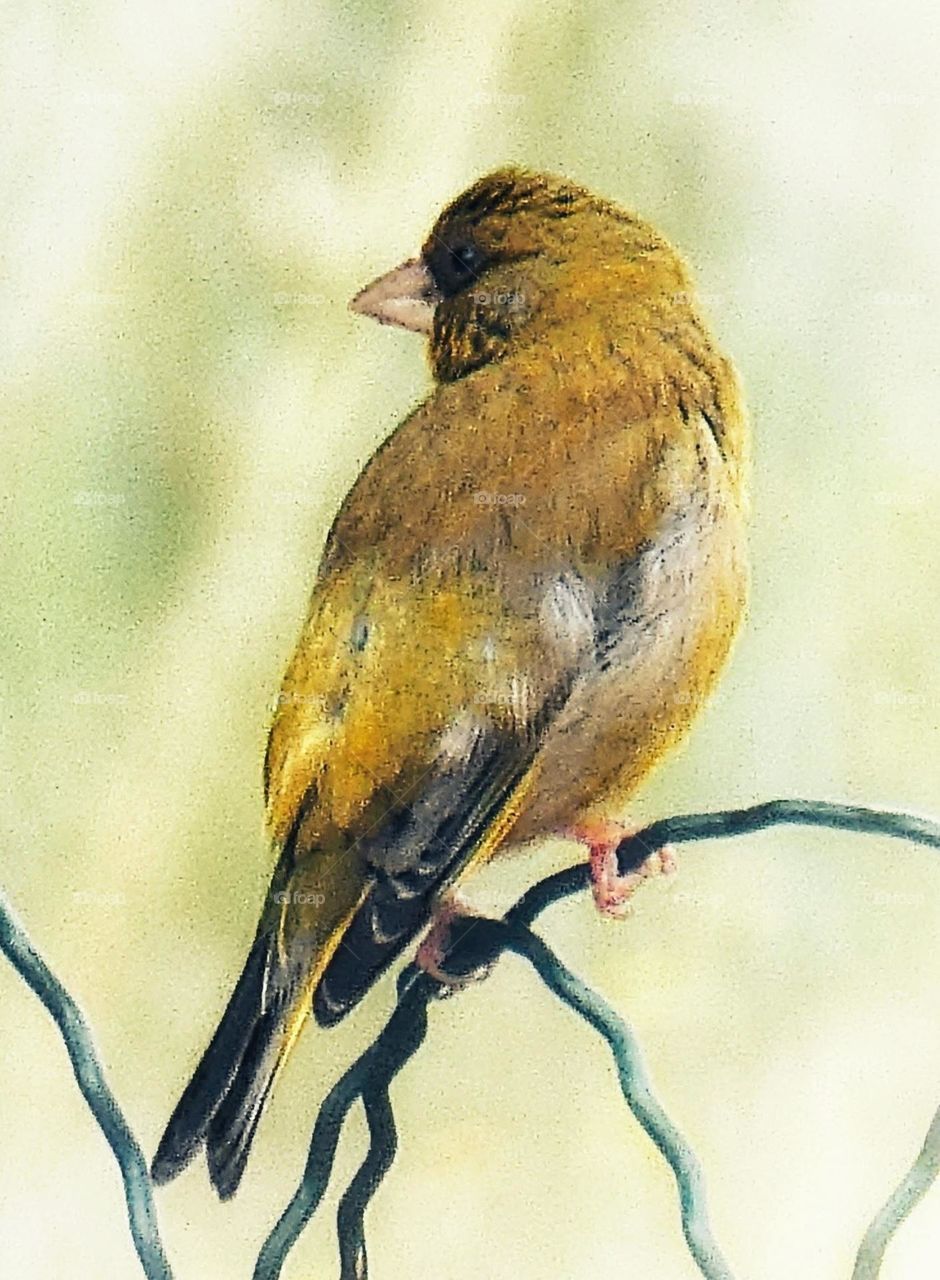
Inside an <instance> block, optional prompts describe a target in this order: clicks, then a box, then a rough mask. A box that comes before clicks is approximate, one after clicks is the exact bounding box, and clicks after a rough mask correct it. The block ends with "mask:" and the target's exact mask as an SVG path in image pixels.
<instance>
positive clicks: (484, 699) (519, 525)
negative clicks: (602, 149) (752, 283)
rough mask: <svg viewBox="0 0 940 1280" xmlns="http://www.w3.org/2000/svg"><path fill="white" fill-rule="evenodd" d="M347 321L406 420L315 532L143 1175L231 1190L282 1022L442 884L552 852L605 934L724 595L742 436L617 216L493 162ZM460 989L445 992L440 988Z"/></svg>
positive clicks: (567, 185)
mask: <svg viewBox="0 0 940 1280" xmlns="http://www.w3.org/2000/svg"><path fill="white" fill-rule="evenodd" d="M350 306H351V308H352V310H353V311H354V312H356V313H357V314H359V315H361V316H366V317H371V318H372V319H374V320H377V321H379V322H380V323H382V324H388V325H395V326H399V327H402V328H404V329H407V330H410V331H412V332H414V333H416V334H418V335H421V336H423V337H424V339H425V340H426V342H427V352H428V357H429V363H430V372H431V376H432V385H431V390H430V392H429V394H428V395H427V397H426V398H425V399H424V400H423V402H421V403H420V404H419V405H418V407H417V408H415V409H414V410H413V412H411V413H410V414H409V415H408V416H407V417H406V418H405V419H404V420H403V421H402V422H401V424H400V425H399V426H398V427H397V428H396V429H395V430H394V431H393V432H392V433H391V434H390V435H389V436H388V438H387V439H386V440H385V441H384V443H382V444H381V445H380V446H379V447H378V449H377V450H376V451H375V453H374V454H373V455H372V457H371V458H370V459H369V460H368V462H367V463H366V465H365V466H364V468H363V469H362V471H361V474H360V475H359V477H358V479H357V480H356V482H355V483H354V485H353V487H352V488H351V490H350V492H349V493H348V495H347V497H346V498H345V500H344V501H343V503H342V504H341V507H340V510H339V512H338V514H337V515H336V518H335V520H334V522H333V524H332V527H331V529H330V532H329V534H328V537H327V539H326V544H325V548H324V550H323V553H322V557H321V559H320V562H319V567H318V570H317V572H316V576H315V581H314V585H313V589H312V593H311V597H310V603H309V609H308V612H307V616H306V620H305V622H304V623H303V625H302V628H301V632H300V637H299V641H298V643H297V647H296V651H295V652H294V655H293V657H292V659H291V660H290V663H289V665H288V667H287V670H286V673H285V676H284V680H283V685H282V688H281V693H280V697H279V698H278V701H277V708H276V711H275V714H274V717H273V722H272V724H271V727H270V735H269V739H268V745H267V751H266V755H265V762H264V784H265V796H266V806H267V808H266V813H267V823H268V827H269V831H270V840H271V846H272V850H273V858H272V860H273V861H274V863H275V869H274V872H273V877H272V879H271V884H270V890H269V892H268V895H267V898H266V900H265V903H264V905H263V908H262V911H261V915H260V920H259V923H258V927H257V932H256V935H255V939H254V942H253V944H252V946H251V948H250V951H249V953H248V957H247V959H246V961H245V963H244V967H243V969H242V971H241V975H240V977H239V978H238V980H237V982H236V984H235V987H234V990H233V993H232V995H231V998H230V1000H229V1002H228V1004H227V1007H226V1008H225V1010H224V1013H223V1014H222V1017H221V1020H220V1022H219V1025H218V1028H217V1030H216V1031H215V1034H214V1035H213V1036H212V1038H211V1041H210V1043H209V1045H208V1048H207V1049H206V1050H205V1053H204V1055H203V1057H202V1059H201V1061H200V1062H199V1065H198V1066H197V1068H196V1070H195V1073H194V1075H193V1076H192V1078H191V1080H190V1082H189V1084H188V1085H187V1086H186V1088H185V1090H184V1092H183V1094H182V1096H181V1098H180V1100H179V1102H178V1104H177V1106H176V1109H175V1110H174V1112H173V1114H172V1116H171V1118H170V1120H169V1122H168V1124H167V1127H166V1130H165V1132H164V1134H163V1137H162V1139H161V1141H160V1143H159V1146H158V1149H157V1152H156V1155H155V1156H154V1159H153V1163H152V1176H153V1179H154V1181H155V1182H156V1183H158V1184H159V1183H165V1182H167V1181H169V1180H170V1179H171V1178H173V1177H175V1176H176V1175H177V1174H178V1173H179V1172H180V1171H181V1170H182V1169H183V1168H184V1167H185V1166H186V1165H187V1164H188V1163H189V1162H190V1161H191V1160H192V1158H193V1157H194V1156H195V1155H196V1154H197V1153H198V1152H200V1151H201V1150H202V1149H203V1148H204V1149H205V1154H206V1159H207V1164H208V1170H209V1176H210V1179H211V1182H212V1184H213V1186H214V1188H215V1190H216V1192H217V1194H218V1195H219V1197H220V1198H222V1199H227V1198H228V1197H230V1196H231V1195H233V1194H234V1192H235V1191H236V1189H237V1187H238V1185H239V1182H240V1180H241V1178H242V1175H243V1173H244V1170H245V1166H246V1162H247V1159H248V1153H249V1149H250V1147H251V1144H252V1140H253V1138H254V1136H255V1133H256V1130H257V1127H258V1122H259V1119H260V1117H261V1114H262V1111H263V1109H264V1106H265V1103H266V1101H267V1099H268V1097H269V1094H270V1091H271V1088H272V1085H273V1083H274V1081H275V1079H276V1077H277V1076H278V1073H279V1071H280V1069H281V1067H282V1066H283V1064H284V1062H285V1060H286V1058H287V1056H288V1054H289V1053H290V1051H291V1049H292V1048H293V1046H294V1044H295V1043H296V1041H297V1038H298V1036H299V1034H300V1032H301V1030H302V1029H303V1027H304V1025H305V1023H306V1022H307V1021H308V1020H309V1019H310V1017H311V1015H312V1018H313V1020H314V1021H315V1022H316V1023H318V1024H319V1025H320V1026H322V1027H330V1026H332V1025H334V1024H336V1023H337V1022H339V1021H340V1019H342V1018H343V1017H344V1016H345V1015H346V1014H348V1013H349V1012H350V1010H351V1009H353V1008H354V1007H355V1006H356V1005H357V1004H358V1003H359V1001H360V1000H361V999H362V998H363V997H364V996H365V994H366V993H367V992H368V991H369V989H370V988H371V987H372V986H373V984H374V983H375V982H376V980H377V979H378V977H379V976H380V975H381V974H382V973H383V972H384V971H385V970H386V969H387V968H388V966H389V965H390V964H391V963H392V962H393V961H394V960H395V958H396V957H398V956H399V955H400V954H401V953H402V952H403V951H404V950H405V948H407V947H408V946H409V944H410V943H411V942H412V941H414V940H415V939H417V938H419V935H422V933H424V931H427V932H426V934H425V936H424V941H423V942H421V943H420V945H419V946H418V951H417V959H418V963H419V964H420V965H421V966H422V967H424V968H426V969H427V970H428V972H430V973H432V974H433V975H434V976H435V977H438V978H439V979H440V980H441V981H447V979H448V974H447V970H446V951H447V939H448V937H449V936H450V933H449V931H450V929H451V927H452V925H453V923H454V917H455V916H457V915H460V914H462V913H464V912H465V911H466V910H467V908H466V904H465V903H464V902H463V901H462V899H461V886H462V885H463V884H464V882H465V880H466V878H467V877H468V875H470V874H472V873H473V872H474V871H475V870H477V869H478V868H479V867H481V866H482V865H483V864H484V863H486V862H487V861H488V860H489V859H491V858H492V857H493V856H494V855H500V856H502V855H503V854H504V853H508V852H511V851H512V850H513V849H518V848H520V847H521V846H524V845H528V844H531V842H533V841H537V840H540V839H542V838H545V837H549V836H562V837H565V838H570V839H573V840H575V841H577V842H579V844H580V845H581V846H583V847H584V848H586V849H587V851H588V853H589V862H590V869H591V882H592V886H593V891H594V898H595V901H596V904H597V907H598V908H599V910H600V911H601V912H602V913H604V914H605V915H610V916H620V915H623V914H625V912H626V911H627V910H628V909H629V904H630V900H631V898H632V896H633V894H634V892H635V890H636V888H637V887H638V884H639V883H641V882H642V880H643V878H644V876H647V875H652V874H655V873H656V872H657V871H669V870H670V869H671V868H672V865H673V858H672V856H671V851H669V850H668V849H667V850H652V851H650V855H649V858H648V859H647V861H646V863H644V865H643V866H642V867H640V868H638V869H635V870H634V871H633V872H630V873H628V874H626V875H621V874H620V872H619V869H618V865H617V857H616V850H617V845H618V844H619V842H620V841H621V840H622V839H623V838H624V837H625V836H626V835H629V834H631V833H632V832H633V831H634V830H635V828H633V827H631V826H630V825H629V823H628V822H627V821H626V820H625V817H624V815H625V812H626V805H627V803H628V801H629V800H630V799H631V797H632V796H633V795H634V793H635V792H636V791H637V789H638V787H639V786H640V784H641V783H642V782H643V780H644V779H645V778H646V776H647V775H648V774H649V773H650V771H651V770H652V768H653V767H654V766H655V765H656V764H657V762H659V761H660V760H661V759H662V757H664V756H665V755H666V754H667V753H668V752H669V750H670V749H671V748H673V747H674V746H675V745H676V744H677V743H678V742H679V741H680V739H682V738H683V737H684V735H685V734H686V732H687V730H688V729H689V727H690V726H691V724H692V722H693V720H694V719H695V717H696V715H697V714H698V712H699V710H700V709H701V707H702V706H703V704H704V702H705V700H706V698H707V697H708V695H709V693H710V691H711V690H712V688H713V687H714V685H715V683H716V680H717V678H718V676H719V673H720V671H721V669H722V667H723V666H724V664H725V661H726V659H727V657H728V655H729V652H730V650H731V647H732V643H733V640H734V637H735V634H736V632H737V631H738V629H739V624H740V621H741V618H742V616H743V614H744V611H745V607H746V599H747V586H748V565H747V555H746V539H747V511H748V441H749V426H748V417H747V413H746V411H745V408H744V402H743V394H742V391H741V387H740V384H739V381H738V377H737V374H736V372H735V369H734V367H733V365H732V364H731V362H730V360H729V359H728V358H727V357H726V356H725V355H724V354H723V353H722V351H721V350H720V348H719V347H718V345H717V343H716V341H715V339H714V338H713V336H712V334H711V332H710V329H709V327H708V324H707V322H706V320H705V318H704V317H703V314H702V312H701V309H700V306H699V303H698V302H697V300H696V293H695V286H694V283H693V280H692V276H691V272H690V270H689V268H688V267H687V265H686V264H685V262H684V260H683V258H682V257H681V256H680V254H679V253H678V252H677V251H676V250H675V249H674V248H673V247H672V245H671V244H670V243H669V241H668V240H667V239H665V238H664V237H663V236H662V235H661V234H660V233H659V232H658V231H657V230H655V229H654V228H653V227H652V226H651V225H650V224H649V223H648V222H647V221H645V220H644V219H642V218H641V217H640V216H638V215H636V214H634V213H632V212H629V211H628V210H627V209H625V208H622V207H620V206H619V205H618V204H616V203H613V202H611V201H609V200H606V199H603V198H601V197H599V196H597V195H595V194H593V193H592V192H591V191H590V190H588V189H587V188H586V187H583V186H580V185H578V184H577V183H574V182H572V181H569V180H568V179H566V178H563V177H557V176H553V175H551V174H544V173H540V172H535V171H532V170H528V169H524V168H519V167H515V166H508V167H504V168H500V169H498V170H496V171H495V172H491V173H488V174H486V175H485V176H483V177H481V178H480V179H478V180H477V181H476V182H474V183H473V184H472V185H471V186H470V187H469V188H468V189H467V190H465V191H464V192H463V193H462V194H460V195H459V196H457V197H456V199H454V200H452V201H451V203H449V204H448V205H447V206H446V207H445V208H444V209H443V211H442V212H441V213H440V214H439V215H438V216H437V218H436V220H435V221H434V224H433V226H432V229H431V231H430V233H429V234H428V236H427V238H426V240H425V242H424V244H423V246H422V247H421V250H420V252H419V253H418V255H417V256H416V257H413V258H410V259H409V260H407V261H406V262H404V263H403V264H402V265H401V266H399V267H397V268H395V269H394V270H392V271H390V272H388V273H386V274H385V275H383V276H381V277H380V278H379V279H377V280H376V281H374V282H373V283H372V284H370V285H368V286H367V287H366V288H364V289H363V290H362V291H361V292H359V293H358V294H357V295H356V297H355V298H354V299H353V300H352V302H351V303H350ZM455 980H456V979H455Z"/></svg>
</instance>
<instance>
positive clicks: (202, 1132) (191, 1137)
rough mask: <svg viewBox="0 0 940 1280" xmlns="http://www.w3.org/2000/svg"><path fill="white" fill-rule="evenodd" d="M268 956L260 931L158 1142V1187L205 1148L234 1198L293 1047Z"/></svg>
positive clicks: (220, 1186)
mask: <svg viewBox="0 0 940 1280" xmlns="http://www.w3.org/2000/svg"><path fill="white" fill-rule="evenodd" d="M270 952H271V945H270V938H269V937H267V936H265V935H262V934H259V936H258V937H257V938H256V939H255V943H254V945H253V946H252V948H251V951H250V952H249V954H248V959H247V960H246V961H245V967H244V968H243V969H242V972H241V976H240V977H239V979H238V982H237V983H236V984H235V990H234V991H233V992H232V996H231V998H230V1000H229V1002H228V1005H227V1006H226V1009H225V1012H224V1013H223V1015H222V1019H221V1021H220V1022H219V1025H218V1027H217V1028H216V1032H215V1035H214V1036H213V1037H212V1040H211V1041H210V1043H209V1047H208V1048H207V1049H206V1051H205V1053H204V1054H203V1056H202V1060H201V1061H200V1063H199V1065H198V1067H197V1068H196V1071H195V1073H194V1074H193V1077H192V1079H191V1080H190V1082H189V1084H188V1085H187V1086H186V1088H185V1090H184V1091H183V1095H182V1097H181V1098H180V1100H179V1102H178V1103H177V1104H176V1109H175V1110H174V1112H173V1114H172V1116H171V1117H170V1120H169V1123H168V1124H167V1127H166V1130H165V1132H164V1134H163V1137H162V1138H161V1139H160V1145H159V1147H158V1148H157V1153H156V1155H155V1156H154V1158H153V1164H152V1166H151V1176H152V1177H153V1180H154V1182H157V1183H163V1182H169V1181H170V1179H171V1178H175V1177H176V1175H177V1174H178V1173H179V1172H180V1171H181V1170H182V1169H184V1168H185V1167H186V1165H187V1164H188V1163H189V1162H190V1160H192V1158H193V1156H194V1155H196V1153H197V1152H198V1151H199V1149H200V1147H201V1146H202V1145H203V1144H205V1146H206V1150H207V1156H208V1162H209V1173H210V1177H211V1178H212V1183H213V1186H214V1187H215V1189H216V1191H217V1192H218V1193H219V1196H220V1197H221V1198H222V1199H227V1198H228V1197H229V1196H231V1195H233V1194H234V1192H235V1189H236V1188H237V1186H238V1183H239V1180H240V1179H241V1175H242V1173H243V1171H244V1168H245V1161H246V1160H247V1158H248V1151H249V1148H250V1146H251V1141H252V1138H253V1137H254V1134H255V1129H256V1128H257V1125H258V1120H259V1119H260V1117H261V1111H262V1108H263V1107H264V1103H265V1101H266V1099H267V1096H268V1093H269V1091H270V1088H271V1085H272V1083H273V1080H274V1076H275V1073H276V1072H277V1069H278V1066H279V1065H280V1063H281V1061H282V1060H283V1058H284V1057H285V1055H286V1052H287V1049H288V1048H289V1047H290V1046H289V1043H288V1040H287V1038H286V1037H285V1035H284V1034H283V1033H284V1029H285V1022H286V1021H287V1017H288V1015H289V1012H290V1003H291V1002H290V1001H289V1000H288V999H285V998H283V996H282V998H276V996H277V993H272V992H271V991H270V990H269V989H268V988H269V980H270V963H271V955H270ZM286 994H287V993H286V992H284V993H283V995H284V996H286ZM272 995H274V996H275V998H273V999H272Z"/></svg>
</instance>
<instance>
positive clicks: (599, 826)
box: [564, 818, 677, 919]
mask: <svg viewBox="0 0 940 1280" xmlns="http://www.w3.org/2000/svg"><path fill="white" fill-rule="evenodd" d="M638 830H639V828H638V827H626V826H624V825H623V824H622V823H619V822H610V821H608V820H606V819H604V818H591V819H588V820H586V821H585V822H579V823H577V824H576V825H575V826H573V827H569V828H568V829H567V830H566V831H565V833H564V834H565V835H566V836H568V838H569V839H571V840H577V841H578V843H579V844H584V845H587V847H588V849H589V851H590V861H591V888H592V890H593V891H594V902H595V905H596V906H597V909H598V911H600V912H601V914H602V915H605V916H613V917H614V918H615V919H623V917H624V916H627V915H629V914H630V910H631V905H630V900H631V898H632V897H633V895H634V894H635V893H636V891H637V889H638V888H639V887H640V885H641V884H642V883H643V881H644V880H650V879H652V878H653V877H654V876H661V875H671V874H672V873H673V872H674V871H675V870H676V866H677V863H676V854H675V850H674V849H673V847H672V845H668V844H667V845H664V846H663V847H662V848H661V849H651V850H650V852H649V854H648V855H647V856H646V857H645V858H644V859H643V861H642V862H641V863H640V865H639V866H638V867H636V868H635V869H634V870H633V871H628V872H627V873H626V875H621V874H620V868H619V866H618V865H617V848H618V846H619V845H620V843H621V842H622V841H623V840H626V839H627V838H628V837H629V836H633V835H636V833H637V831H638Z"/></svg>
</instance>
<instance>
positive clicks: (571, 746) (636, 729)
mask: <svg viewBox="0 0 940 1280" xmlns="http://www.w3.org/2000/svg"><path fill="white" fill-rule="evenodd" d="M586 591H587V588H586V587H585V586H584V584H576V583H575V581H574V580H573V579H571V578H570V577H566V576H562V577H560V578H559V579H558V580H557V581H555V582H553V583H552V584H551V586H550V587H549V589H548V590H547V591H546V594H545V598H544V604H543V612H544V615H545V629H546V643H547V644H553V645H568V646H572V647H573V646H577V645H580V646H582V647H583V646H584V645H585V644H586V631H585V626H586V617H588V616H590V614H589V604H588V601H587V600H586V599H585V593H586ZM745 595H746V567H745V558H744V532H743V521H742V518H741V516H740V514H739V511H738V508H737V505H736V504H735V502H734V501H733V500H730V499H726V497H724V496H722V495H720V494H718V493H714V492H713V493H711V494H707V495H695V496H691V497H690V498H689V500H688V501H687V502H686V503H684V504H683V505H681V506H679V507H676V508H674V509H673V510H671V511H670V512H669V513H668V514H667V515H666V516H665V518H664V519H663V522H662V524H661V527H660V528H659V530H658V531H657V533H656V534H655V536H654V537H652V538H650V539H649V540H648V541H647V542H646V543H645V544H644V546H643V547H642V548H641V549H640V550H639V552H638V553H637V555H636V556H635V557H632V558H631V559H630V560H629V561H628V562H626V563H625V564H623V565H621V566H618V567H617V569H616V571H615V572H614V573H613V574H612V575H609V576H608V578H607V579H606V580H605V581H603V582H600V583H598V584H596V586H595V588H594V592H593V610H592V611H591V613H592V615H593V620H594V630H593V637H592V645H593V648H592V651H591V653H590V654H589V655H588V657H587V659H586V661H585V662H584V665H583V673H582V674H581V675H580V677H579V678H578V680H577V682H576V683H575V685H574V688H573V690H572V693H571V696H570V697H569V699H568V701H567V703H566V704H565V706H564V708H563V709H562V710H561V712H560V713H559V714H558V716H557V717H556V719H555V720H554V722H553V723H552V725H551V727H550V728H549V729H548V731H547V733H546V737H545V741H544V743H543V746H542V750H541V752H540V756H539V766H538V773H537V779H536V782H535V785H534V786H533V788H532V790H531V792H530V794H529V797H528V801H527V803H526V805H525V807H524V808H523V810H522V811H521V812H520V814H519V816H518V819H517V821H516V824H515V826H514V828H513V831H512V836H511V839H512V842H514V843H515V842H518V841H523V840H528V839H533V838H536V837H539V836H544V835H549V834H552V833H554V832H557V831H560V830H562V829H564V828H566V827H568V826H570V825H572V824H573V823H574V822H575V821H576V820H578V819H579V818H580V817H582V816H585V815H587V814H589V813H599V814H602V815H604V816H617V813H618V810H620V809H622V807H623V805H624V803H625V802H626V801H627V800H628V799H629V797H630V796H631V795H632V793H633V792H634V791H635V790H636V789H637V787H638V786H639V785H640V783H641V782H642V781H643V779H644V778H645V776H646V775H647V774H648V773H649V771H650V770H651V769H652V768H653V766H654V765H655V764H656V763H657V761H658V760H659V759H660V758H661V757H662V756H663V755H664V754H665V753H666V752H667V751H668V750H669V748H670V747H671V746H672V745H674V744H675V743H676V742H677V741H678V740H679V739H680V738H681V737H682V736H683V735H684V734H685V733H686V731H687V730H688V728H689V727H690V726H691V724H692V722H693V720H694V719H695V717H696V715H697V713H698V711H699V710H700V709H701V707H702V704H703V702H704V700H705V698H706V697H707V695H708V694H709V692H710V691H711V689H712V687H713V686H714V684H715V682H716V680H717V677H718V675H719V672H720V670H721V668H722V666H723V664H724V662H725V659H726V658H727V655H728V652H729V650H730V647H731V643H732V640H733V638H734V634H735V632H736V630H737V627H738V624H739V621H740V618H741V614H742V612H743V607H744V601H745Z"/></svg>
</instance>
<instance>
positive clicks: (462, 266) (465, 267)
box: [450, 244, 483, 277]
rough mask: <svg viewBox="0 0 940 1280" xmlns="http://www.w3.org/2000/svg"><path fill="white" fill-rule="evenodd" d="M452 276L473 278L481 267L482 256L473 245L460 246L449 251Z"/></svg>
mask: <svg viewBox="0 0 940 1280" xmlns="http://www.w3.org/2000/svg"><path fill="white" fill-rule="evenodd" d="M450 256H451V263H452V266H453V269H454V274H455V275H457V276H464V277H469V276H475V275H476V274H477V272H478V271H479V270H480V268H481V267H482V266H483V254H482V253H481V252H480V250H479V249H478V248H477V247H476V245H475V244H462V245H459V246H458V247H457V248H456V249H451V251H450Z"/></svg>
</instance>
